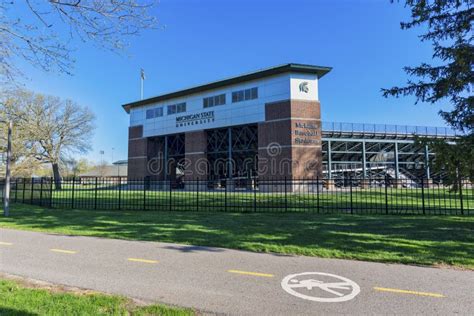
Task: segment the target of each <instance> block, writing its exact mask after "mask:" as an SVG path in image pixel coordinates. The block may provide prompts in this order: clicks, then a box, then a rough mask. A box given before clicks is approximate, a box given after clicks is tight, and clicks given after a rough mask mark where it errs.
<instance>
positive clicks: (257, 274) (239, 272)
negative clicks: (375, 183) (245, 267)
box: [227, 270, 274, 278]
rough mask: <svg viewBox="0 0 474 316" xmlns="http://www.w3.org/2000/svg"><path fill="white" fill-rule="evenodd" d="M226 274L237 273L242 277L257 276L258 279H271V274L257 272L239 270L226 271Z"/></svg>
mask: <svg viewBox="0 0 474 316" xmlns="http://www.w3.org/2000/svg"><path fill="white" fill-rule="evenodd" d="M227 272H230V273H237V274H244V275H253V276H259V277H266V278H273V277H274V275H273V274H268V273H259V272H248V271H240V270H227Z"/></svg>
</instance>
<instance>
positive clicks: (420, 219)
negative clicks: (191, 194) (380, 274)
mask: <svg viewBox="0 0 474 316" xmlns="http://www.w3.org/2000/svg"><path fill="white" fill-rule="evenodd" d="M0 227H9V228H15V229H23V230H34V231H45V232H54V233H60V234H69V235H85V236H97V237H107V238H119V239H129V240H147V241H162V242H175V243H182V244H191V245H201V246H217V247H225V248H235V249H244V250H249V251H258V252H275V253H284V254H297V255H306V256H317V257H325V258H343V259H357V260H367V261H378V262H394V263H406V264H421V265H438V264H442V265H453V266H457V267H464V268H469V269H474V234H473V231H474V217H471V216H464V217H462V216H413V215H412V216H402V215H344V214H325V215H324V214H315V213H303V212H302V213H223V212H191V211H189V212H165V211H159V212H158V211H156V212H152V211H102V210H97V211H91V210H66V209H44V208H40V207H36V206H27V205H15V206H13V208H12V210H11V217H9V218H4V217H1V218H0Z"/></svg>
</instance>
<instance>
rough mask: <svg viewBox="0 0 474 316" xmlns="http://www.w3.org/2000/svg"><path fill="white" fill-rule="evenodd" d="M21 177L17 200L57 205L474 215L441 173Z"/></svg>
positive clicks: (465, 195)
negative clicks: (182, 178) (324, 176)
mask: <svg viewBox="0 0 474 316" xmlns="http://www.w3.org/2000/svg"><path fill="white" fill-rule="evenodd" d="M61 186H62V188H61V189H60V190H59V189H56V188H55V185H54V183H53V181H52V179H51V178H33V179H23V178H18V179H13V180H12V185H11V188H12V189H11V202H12V203H26V204H32V205H39V206H45V207H51V208H57V209H93V210H146V211H156V210H161V211H219V212H221V211H222V212H267V211H268V212H314V213H348V214H426V215H472V214H474V186H473V184H472V183H471V182H469V181H467V180H463V181H460V183H459V188H458V190H456V191H453V190H451V187H448V186H446V185H444V184H443V181H442V180H441V179H417V180H412V179H393V178H388V177H385V178H370V179H353V178H340V179H334V180H329V179H301V180H294V179H291V180H290V179H269V180H264V179H231V180H229V179H227V180H189V181H154V180H149V179H127V178H118V177H113V178H68V179H62V181H61Z"/></svg>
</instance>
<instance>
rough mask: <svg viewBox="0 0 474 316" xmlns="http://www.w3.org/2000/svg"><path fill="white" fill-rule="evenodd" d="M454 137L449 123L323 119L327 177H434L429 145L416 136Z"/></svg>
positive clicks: (436, 175) (435, 175)
mask: <svg viewBox="0 0 474 316" xmlns="http://www.w3.org/2000/svg"><path fill="white" fill-rule="evenodd" d="M416 136H419V137H430V138H439V139H445V140H448V141H454V140H455V139H456V137H457V135H456V132H455V131H454V130H452V129H450V128H446V127H428V126H408V125H388V124H366V123H340V122H323V123H322V142H323V144H322V147H323V166H324V171H323V173H324V176H325V177H326V178H328V179H340V178H348V177H352V178H369V177H378V176H389V177H391V178H396V179H407V180H409V179H412V180H415V179H420V178H425V179H433V178H436V177H438V178H439V177H440V176H441V175H440V174H435V173H433V172H431V170H430V168H429V163H428V162H429V161H430V159H433V153H432V152H431V151H430V149H429V148H428V146H420V145H418V144H416V143H415V137H416Z"/></svg>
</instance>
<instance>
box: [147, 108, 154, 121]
mask: <svg viewBox="0 0 474 316" xmlns="http://www.w3.org/2000/svg"><path fill="white" fill-rule="evenodd" d="M154 117H155V110H154V109H149V110H146V118H147V119H152V118H154Z"/></svg>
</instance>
